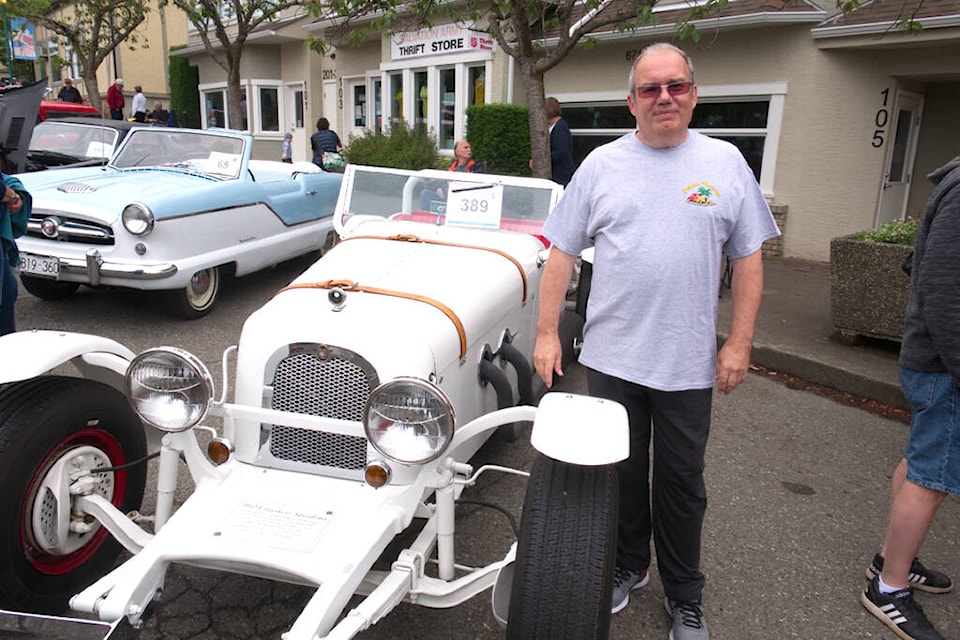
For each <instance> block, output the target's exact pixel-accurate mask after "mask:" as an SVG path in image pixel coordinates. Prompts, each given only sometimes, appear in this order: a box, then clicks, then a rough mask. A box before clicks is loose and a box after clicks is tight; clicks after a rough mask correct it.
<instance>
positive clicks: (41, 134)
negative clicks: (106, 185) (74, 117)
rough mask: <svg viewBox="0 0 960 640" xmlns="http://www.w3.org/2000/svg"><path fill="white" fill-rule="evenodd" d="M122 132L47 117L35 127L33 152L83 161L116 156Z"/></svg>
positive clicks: (32, 138) (31, 146)
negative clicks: (115, 150)
mask: <svg viewBox="0 0 960 640" xmlns="http://www.w3.org/2000/svg"><path fill="white" fill-rule="evenodd" d="M118 137H119V133H118V132H117V130H116V129H111V128H110V127H100V126H96V125H86V124H76V123H72V122H57V121H54V120H46V121H44V122H40V123H38V124H37V125H36V126H35V127H34V128H33V134H32V136H31V137H30V152H31V153H35V154H36V153H40V154H60V155H63V156H69V157H71V158H74V159H76V160H77V161H78V162H79V161H82V160H106V159H107V158H109V157H110V156H111V155H113V148H114V147H115V146H116V145H117V138H118Z"/></svg>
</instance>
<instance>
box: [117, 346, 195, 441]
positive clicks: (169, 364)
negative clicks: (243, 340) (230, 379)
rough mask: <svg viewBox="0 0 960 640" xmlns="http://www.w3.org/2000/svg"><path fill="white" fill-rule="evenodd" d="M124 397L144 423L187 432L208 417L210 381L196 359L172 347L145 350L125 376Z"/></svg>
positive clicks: (134, 360)
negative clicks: (125, 394)
mask: <svg viewBox="0 0 960 640" xmlns="http://www.w3.org/2000/svg"><path fill="white" fill-rule="evenodd" d="M124 384H125V387H126V392H127V398H128V399H129V400H130V404H131V405H132V406H133V410H134V411H136V412H137V415H139V416H140V418H141V419H143V421H144V422H146V423H147V424H150V425H153V426H154V427H156V428H157V429H160V430H161V431H186V430H187V429H189V428H191V427H193V426H195V425H196V424H197V423H199V422H200V421H201V420H203V417H204V416H205V415H206V414H207V409H208V408H209V406H210V398H211V396H212V395H213V378H212V377H211V376H210V372H209V371H208V370H207V367H206V366H205V365H204V364H203V362H201V361H200V360H199V359H198V358H197V357H196V356H194V355H192V354H190V353H187V352H186V351H184V350H182V349H176V348H174V347H159V348H157V349H151V350H149V351H144V352H143V353H141V354H140V355H138V356H137V357H136V358H134V359H133V362H131V363H130V366H129V367H128V368H127V373H126V376H125V377H124Z"/></svg>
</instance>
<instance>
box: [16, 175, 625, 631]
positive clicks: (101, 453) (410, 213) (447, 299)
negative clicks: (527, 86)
mask: <svg viewBox="0 0 960 640" xmlns="http://www.w3.org/2000/svg"><path fill="white" fill-rule="evenodd" d="M438 185H439V186H441V187H442V188H441V190H440V191H439V193H444V198H443V199H442V200H441V201H437V200H436V199H435V198H434V196H432V195H429V197H428V198H427V200H428V201H429V202H428V209H420V208H419V207H420V206H421V205H420V203H421V195H422V194H423V193H424V192H425V191H426V193H427V194H433V193H438V192H437V186H438ZM560 192H561V189H560V187H559V186H557V185H556V184H554V183H552V182H549V181H545V180H540V179H533V178H515V177H503V176H495V175H482V174H456V175H455V176H453V175H452V174H450V173H447V172H442V171H422V172H411V171H401V170H394V169H380V168H369V167H358V166H348V167H347V170H346V173H345V175H344V178H343V188H342V189H341V192H340V196H339V200H338V203H337V207H336V213H335V225H336V229H337V232H338V234H339V236H340V238H341V240H340V242H339V243H338V244H337V245H336V246H334V247H333V248H332V249H331V250H330V251H328V252H327V253H326V255H324V257H323V258H321V259H320V260H319V261H318V262H317V263H315V264H314V265H313V266H311V267H310V268H309V269H307V270H306V271H305V272H304V273H303V274H302V275H301V276H299V277H298V278H297V279H296V280H294V281H293V282H292V283H291V284H290V285H289V286H287V287H285V288H283V289H282V290H281V291H279V292H277V294H276V295H275V296H274V297H273V298H272V300H270V301H269V302H268V303H267V304H266V305H264V306H263V307H262V308H261V309H259V310H258V311H256V312H255V313H253V314H252V315H251V316H250V317H249V318H248V319H247V321H246V323H245V325H244V328H243V330H242V333H241V336H240V340H239V343H238V345H237V346H235V347H231V348H230V349H228V350H227V352H226V353H225V354H224V355H223V379H224V380H231V379H232V383H230V384H227V385H225V386H226V387H227V388H224V389H221V390H220V391H219V392H218V391H215V390H214V388H213V384H212V381H211V380H212V376H211V374H210V372H209V371H208V370H207V368H206V366H205V365H204V364H203V363H202V362H201V361H200V359H199V358H197V357H195V356H193V355H191V354H190V353H186V352H184V351H182V350H179V349H177V348H173V347H159V348H155V349H150V350H147V351H145V352H143V353H140V354H139V355H136V356H135V355H134V354H133V353H131V352H130V351H129V350H128V349H126V348H125V347H123V346H122V345H120V344H117V343H116V342H114V341H112V340H109V339H106V338H101V337H96V336H91V335H83V334H69V333H58V332H52V331H34V332H23V333H17V334H11V335H9V336H5V337H3V338H0V353H2V354H3V357H2V358H0V485H2V486H3V487H4V488H5V494H6V498H5V499H4V501H3V502H2V505H0V532H2V534H0V535H2V536H3V537H2V543H0V550H2V555H0V608H6V609H21V610H23V609H32V610H33V611H38V610H39V611H41V612H43V611H45V612H51V611H57V610H58V607H62V606H63V605H64V604H65V603H66V602H67V601H69V606H70V608H71V609H73V610H74V611H77V612H83V613H85V614H87V615H89V616H91V617H93V618H95V619H96V620H99V621H102V624H103V625H105V626H106V627H109V629H110V630H111V631H110V632H112V631H113V630H115V629H116V628H119V626H133V627H136V626H137V625H138V624H140V623H141V621H142V620H143V618H144V616H145V615H147V612H148V610H149V608H150V607H151V606H156V607H162V606H163V600H162V597H161V594H162V591H163V585H164V577H165V574H166V572H167V569H168V567H169V566H170V565H171V564H173V563H179V564H184V565H193V566H198V567H203V568H207V569H213V570H221V571H228V572H236V573H242V574H246V575H251V576H259V577H263V578H269V579H274V580H281V581H287V582H293V583H298V584H303V585H309V586H312V587H315V588H316V592H315V594H314V595H313V597H312V599H311V600H310V601H309V603H308V604H307V605H306V607H305V608H304V609H303V611H302V612H301V613H300V615H299V617H298V618H297V619H296V621H295V623H294V624H293V625H292V626H291V627H290V629H289V630H288V631H287V632H286V633H284V634H283V636H282V637H283V638H284V639H285V640H308V639H314V638H352V637H354V636H355V635H356V634H358V633H360V632H361V631H363V630H364V629H366V628H368V627H369V626H370V625H373V624H375V623H377V622H378V621H380V620H381V619H383V618H384V616H386V615H387V614H388V613H389V612H390V611H391V610H392V609H393V608H394V607H396V606H397V605H398V604H399V603H401V602H403V601H407V602H413V603H416V604H418V605H422V606H427V607H451V606H454V605H456V604H458V603H460V602H463V601H464V600H466V599H468V598H470V597H472V596H475V595H477V594H480V593H482V592H485V591H487V590H489V589H491V588H492V591H493V598H492V600H493V614H494V615H495V616H496V617H497V619H498V620H500V621H502V622H505V623H506V625H507V631H508V637H511V638H534V637H537V638H571V639H572V638H577V639H582V638H603V637H606V635H607V633H608V630H609V623H610V597H611V579H612V569H613V552H614V544H613V539H614V534H615V525H616V515H615V500H616V472H615V470H614V467H613V463H614V462H615V461H617V460H620V459H623V458H624V457H626V455H627V448H628V443H627V426H626V425H627V421H626V412H625V410H624V409H623V407H622V406H620V405H619V404H616V403H612V402H609V401H604V400H600V399H595V398H589V397H584V396H577V395H572V394H567V393H560V392H553V393H547V394H545V395H542V391H543V388H542V383H539V382H538V379H537V378H536V375H535V373H534V372H533V369H532V366H531V360H532V351H533V344H534V338H535V327H536V322H537V308H538V302H539V300H538V290H539V284H540V279H541V274H542V271H543V265H544V263H545V260H546V259H547V257H548V250H547V248H546V247H545V243H544V241H543V240H542V239H541V238H540V237H538V233H539V231H540V228H541V226H542V223H543V221H544V219H545V218H546V216H547V215H548V213H549V211H550V210H551V209H552V207H553V206H554V204H555V203H556V201H557V200H558V198H559V196H560ZM584 289H585V287H584ZM569 315H570V316H574V315H575V310H571V311H570V312H569ZM564 326H565V327H567V328H568V329H569V328H570V327H574V329H572V330H571V334H570V335H567V336H565V343H566V345H567V346H569V347H571V351H572V347H573V346H574V339H575V337H576V335H575V333H576V331H577V327H578V326H579V325H578V323H577V322H576V321H574V322H569V321H565V322H564ZM38 354H39V355H38ZM67 364H73V365H75V368H76V369H77V371H78V375H76V376H75V377H70V376H65V375H63V374H62V371H63V369H64V366H65V365H67ZM124 395H125V396H126V397H124ZM531 423H532V429H528V427H529V426H530V424H531ZM585 425H588V426H589V428H588V429H585V428H584V427H585ZM214 427H216V428H214ZM497 433H500V434H501V435H502V436H503V437H505V438H507V439H508V440H510V439H514V438H516V437H518V436H521V435H522V436H524V437H526V436H527V434H528V433H529V434H530V437H531V441H532V444H533V446H534V447H535V448H536V449H537V450H538V451H539V452H540V453H539V456H538V458H537V460H536V462H535V463H534V466H533V468H532V470H531V471H530V472H529V480H528V487H527V493H526V498H525V503H524V508H523V517H522V521H521V527H520V534H519V537H518V541H517V542H515V543H514V544H513V545H511V546H509V547H508V548H504V549H503V555H502V557H499V558H498V559H496V560H495V561H493V562H491V563H490V564H488V565H486V566H482V567H477V568H468V567H464V566H463V565H462V564H459V563H458V562H457V560H456V554H455V548H454V532H455V522H456V520H455V517H454V515H455V511H456V509H457V506H456V503H457V498H458V497H459V496H460V494H461V492H462V491H463V490H464V488H465V487H468V486H470V485H471V484H473V483H474V482H475V481H476V479H477V477H478V476H480V475H481V474H484V473H517V474H520V475H526V472H523V471H518V470H512V469H506V468H503V467H499V466H487V465H484V466H482V467H480V468H474V467H473V466H472V465H471V462H470V460H471V457H472V456H473V454H474V453H475V452H476V451H477V450H478V449H479V447H480V446H481V445H482V444H483V443H484V442H485V441H486V440H487V439H488V438H490V437H491V436H493V435H494V434H497ZM160 436H162V438H161V437H160ZM198 436H199V438H198ZM155 441H159V442H158V444H151V443H154V442H155ZM201 443H204V445H201ZM148 451H158V452H159V454H158V455H159V467H158V478H157V503H156V505H155V508H154V510H153V513H152V514H150V515H149V516H144V515H141V514H140V513H139V512H138V511H137V509H139V508H140V501H141V497H142V495H143V491H144V482H145V477H146V462H145V458H146V457H147V456H148ZM184 466H185V467H186V470H187V471H188V472H189V473H190V475H191V476H192V479H193V481H194V483H195V490H194V491H193V493H192V494H191V495H190V496H189V497H188V498H187V499H186V500H185V502H184V503H183V504H181V505H179V506H177V505H176V504H175V501H174V489H175V488H176V486H177V476H178V473H180V472H181V471H182V470H183V467H184ZM148 508H149V507H145V509H148ZM145 524H150V525H152V526H151V527H149V529H150V530H149V531H148V530H147V529H146V528H144V526H142V525H145ZM411 532H412V533H411ZM404 533H408V534H411V535H409V536H406V537H404V538H403V539H405V540H412V542H409V544H407V546H405V547H404V548H403V549H402V550H400V551H399V552H397V551H395V550H394V551H393V553H392V554H391V555H390V556H389V557H386V558H385V557H383V556H384V553H385V550H386V549H387V548H388V544H389V543H391V542H392V541H394V540H395V539H396V538H398V536H401V535H403V534H404ZM111 537H112V538H114V539H115V540H116V541H117V542H119V543H120V544H122V545H123V547H125V548H126V549H127V550H128V551H129V552H130V554H132V556H131V557H130V558H129V559H128V560H126V561H125V562H123V563H122V564H119V565H115V559H116V553H117V549H116V546H115V545H114V544H113V543H112V541H111V540H110V538H111ZM391 549H394V547H391ZM378 560H379V563H378V565H377V566H378V567H379V566H387V567H389V570H375V569H374V563H375V562H376V561H378ZM384 562H385V564H384ZM114 567H115V568H114ZM354 595H361V596H363V599H362V600H360V602H359V604H357V605H356V606H355V607H353V608H349V609H348V608H347V605H348V602H349V601H350V600H351V598H353V597H354ZM25 619H27V618H24V617H23V616H21V617H20V618H19V620H20V621H21V622H22V621H23V620H25ZM31 620H36V618H31ZM22 623H23V624H24V625H26V624H27V623H25V622H22ZM385 623H386V624H389V619H387V621H386V622H385ZM78 624H79V623H78ZM87 624H90V623H89V622H88V623H87Z"/></svg>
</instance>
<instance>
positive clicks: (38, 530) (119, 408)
mask: <svg viewBox="0 0 960 640" xmlns="http://www.w3.org/2000/svg"><path fill="white" fill-rule="evenodd" d="M146 448H147V447H146V437H145V433H144V429H143V425H142V424H141V422H140V420H139V419H138V418H137V417H136V415H135V414H134V413H133V410H132V409H131V408H130V405H129V404H128V403H127V401H126V399H125V398H124V397H123V395H121V394H120V393H119V392H118V391H116V390H115V389H113V388H111V387H108V386H106V385H103V384H100V383H98V382H93V381H91V380H84V379H81V378H67V377H59V376H44V377H41V378H34V379H32V380H27V381H25V382H18V383H14V384H10V385H7V386H5V387H3V388H0V486H2V487H3V488H4V497H3V500H0V609H14V610H18V609H19V610H21V611H23V610H26V611H35V612H41V613H60V612H62V611H63V610H64V609H65V608H66V605H67V601H68V600H69V598H70V596H72V595H74V594H75V593H77V592H78V591H80V590H81V589H83V588H84V587H87V586H88V585H90V584H92V583H93V582H94V581H95V580H97V579H99V578H100V577H102V576H103V575H104V574H106V573H107V572H108V571H109V570H110V569H112V568H113V566H114V564H115V562H116V560H117V558H118V556H119V554H120V551H121V547H120V545H119V544H118V543H117V542H116V541H115V540H114V539H113V538H112V537H111V536H110V534H109V533H108V532H107V530H106V529H105V528H104V527H102V526H100V525H97V526H96V527H95V528H94V529H93V530H91V531H89V532H87V533H82V534H78V533H74V532H70V533H68V535H67V536H66V540H62V541H59V543H60V545H61V547H60V549H53V550H52V548H51V546H50V544H51V541H53V542H54V543H56V542H58V538H57V536H56V535H55V534H54V535H51V533H52V530H51V527H53V526H55V524H56V523H57V522H59V521H60V517H58V516H62V515H63V507H64V506H66V508H67V509H69V508H70V505H69V504H67V505H64V504H63V503H60V502H58V501H57V500H56V499H55V494H54V493H53V492H51V491H50V489H49V487H46V486H44V484H43V483H44V482H45V481H52V480H53V478H54V476H53V474H52V473H51V470H52V469H54V468H57V467H59V466H60V465H62V464H63V463H64V461H65V460H67V459H68V458H73V457H75V456H77V455H80V454H83V455H84V456H86V458H87V461H88V463H89V462H92V463H93V464H95V465H96V466H117V465H122V464H126V463H128V462H131V461H133V460H138V459H140V458H142V457H143V456H145V455H146ZM146 467H147V465H146V464H139V465H135V466H133V467H131V468H129V469H124V470H119V471H115V472H113V473H105V474H102V475H101V476H99V477H101V478H103V481H102V482H101V483H100V485H99V486H98V487H97V488H96V491H97V492H98V493H100V494H101V495H103V496H104V497H105V498H106V499H108V500H110V501H111V502H112V503H113V504H114V505H116V506H117V507H118V508H119V509H120V510H121V511H124V512H128V511H131V510H134V509H138V508H139V507H140V502H141V500H142V499H143V491H144V486H145V483H146V476H147V468H146ZM111 479H112V480H111ZM61 486H62V484H61V483H55V484H54V488H58V489H59V487H61ZM58 504H59V505H60V509H58V508H57V505H58ZM35 517H39V518H40V519H41V523H40V524H39V525H35V524H34V520H33V518H35ZM66 517H69V514H67V516H66Z"/></svg>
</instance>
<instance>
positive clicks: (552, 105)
mask: <svg viewBox="0 0 960 640" xmlns="http://www.w3.org/2000/svg"><path fill="white" fill-rule="evenodd" d="M546 105H547V121H548V122H549V123H550V178H551V179H552V180H553V181H554V182H556V183H558V184H562V185H563V186H567V183H569V182H570V178H572V177H573V171H574V163H573V134H571V133H570V127H569V126H568V125H567V121H566V120H564V119H563V118H562V117H560V103H559V102H558V101H557V99H556V98H547V99H546Z"/></svg>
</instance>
